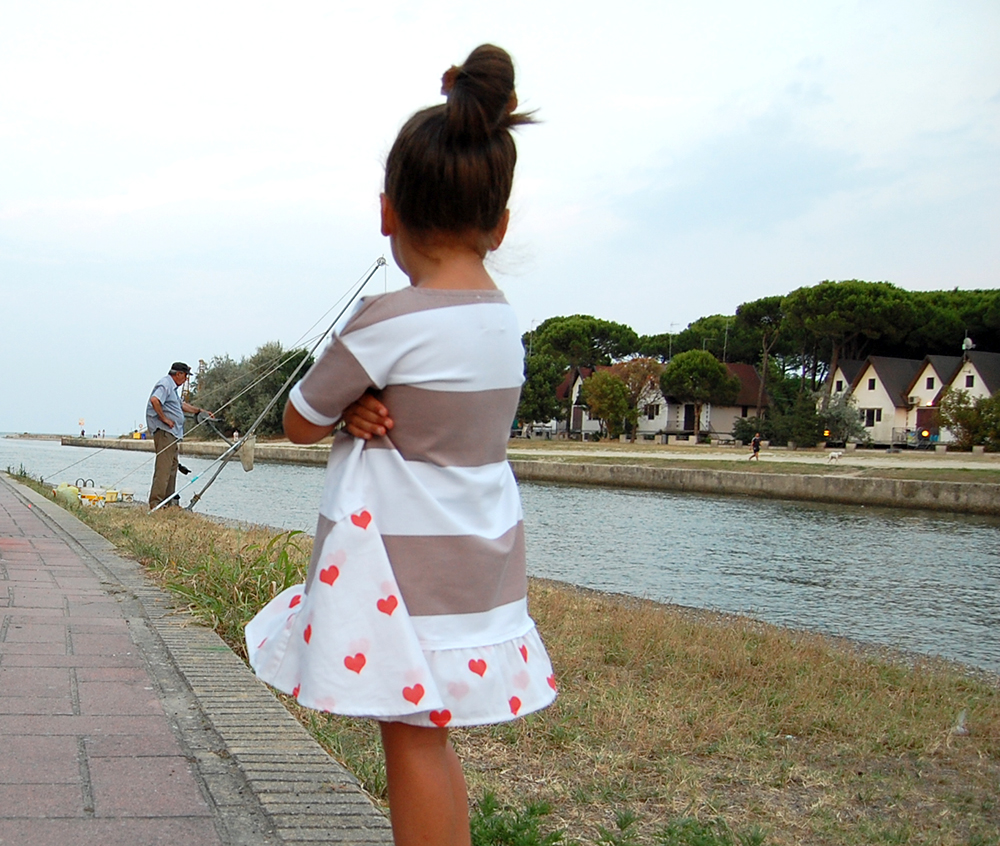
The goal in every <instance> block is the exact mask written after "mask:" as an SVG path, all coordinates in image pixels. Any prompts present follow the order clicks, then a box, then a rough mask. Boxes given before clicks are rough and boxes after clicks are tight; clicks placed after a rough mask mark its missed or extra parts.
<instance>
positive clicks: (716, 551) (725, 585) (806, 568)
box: [0, 438, 1000, 673]
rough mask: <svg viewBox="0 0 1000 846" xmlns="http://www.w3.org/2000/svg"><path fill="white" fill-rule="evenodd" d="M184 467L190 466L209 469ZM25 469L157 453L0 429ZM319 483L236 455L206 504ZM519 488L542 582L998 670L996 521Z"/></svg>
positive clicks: (277, 494)
mask: <svg viewBox="0 0 1000 846" xmlns="http://www.w3.org/2000/svg"><path fill="white" fill-rule="evenodd" d="M183 463H184V464H185V465H187V466H189V467H190V468H191V470H192V471H193V473H194V474H199V473H205V472H206V471H207V470H208V468H209V464H210V463H209V461H208V460H204V459H198V458H193V457H184V459H183ZM21 466H23V467H24V468H25V469H26V470H27V471H28V472H30V473H32V475H35V476H38V475H42V476H43V477H44V478H45V479H46V481H51V482H52V483H56V482H60V481H67V482H74V481H76V480H77V479H92V480H94V481H95V482H96V483H97V484H98V485H100V486H102V487H111V486H114V487H118V488H131V489H133V490H134V491H135V493H136V498H137V499H145V498H146V495H147V491H148V488H149V480H150V477H151V476H152V457H151V455H150V454H148V453H133V452H124V451H121V450H89V449H81V448H74V447H61V446H59V445H58V443H57V442H45V441H29V440H13V439H6V438H0V470H4V469H6V468H7V467H11V468H12V469H14V470H17V469H18V468H19V467H21ZM206 475H207V474H206ZM322 477H323V470H322V468H319V467H300V466H297V465H279V464H258V465H257V466H256V467H255V469H254V470H253V472H251V473H244V471H243V470H242V468H241V467H240V465H239V463H238V462H235V463H233V464H231V465H230V466H229V467H227V468H226V469H225V470H224V471H223V473H222V475H221V476H220V477H219V480H218V481H217V482H216V483H215V484H214V485H213V486H212V488H211V489H210V490H209V491H208V493H206V495H205V497H204V499H203V500H202V501H201V502H200V503H199V505H198V507H197V510H198V511H201V512H204V513H208V514H214V515H218V516H221V517H226V518H230V519H235V520H242V521H246V522H254V523H264V524H267V525H271V526H276V527H280V528H284V529H302V530H304V531H308V532H311V531H312V530H313V528H314V524H315V519H316V504H317V502H318V500H319V494H320V490H321V487H322V482H323V478H322ZM178 478H179V481H183V477H178ZM190 478H191V477H188V479H190ZM201 487H202V482H199V483H198V484H196V485H194V486H193V487H191V488H189V489H188V490H187V491H186V492H184V493H183V494H182V501H183V502H184V503H185V504H186V503H187V502H188V501H189V500H190V497H191V494H193V493H194V492H195V491H198V490H200V489H201ZM521 492H522V498H523V501H524V519H525V526H526V531H527V535H528V569H529V572H530V574H531V575H534V576H540V577H544V578H550V579H558V580H560V581H565V582H571V583H573V584H577V585H582V586H585V587H590V588H595V589H598V590H605V591H613V592H616V593H626V594H632V595H635V596H641V597H645V598H649V599H653V600H656V601H659V602H672V603H677V604H679V605H685V606H690V607H696V608H706V609H713V610H718V611H725V612H732V613H738V614H746V615H749V616H753V617H755V618H758V619H761V620H764V621H766V622H769V623H776V624H778V625H783V626H790V627H793V628H799V629H808V630H813V631H819V632H824V633H827V634H833V635H839V636H844V637H850V638H854V639H856V640H860V641H864V642H868V643H873V644H883V645H886V646H891V647H895V648H900V649H905V650H909V651H914V652H919V653H923V654H928V655H941V656H944V657H946V658H951V659H955V660H958V661H962V662H964V663H967V664H971V665H973V666H978V667H981V668H983V669H986V670H989V671H992V672H996V673H1000V520H997V519H993V518H987V517H973V516H953V515H944V514H938V513H936V512H927V511H905V510H900V509H882V508H865V507H861V506H859V507H845V506H831V505H821V504H814V503H803V502H787V501H781V500H755V499H750V498H746V497H720V496H703V495H696V494H680V493H677V494H673V493H666V492H660V491H656V492H653V491H639V490H623V489H611V488H584V487H570V486H561V485H543V484H532V483H524V484H522V485H521Z"/></svg>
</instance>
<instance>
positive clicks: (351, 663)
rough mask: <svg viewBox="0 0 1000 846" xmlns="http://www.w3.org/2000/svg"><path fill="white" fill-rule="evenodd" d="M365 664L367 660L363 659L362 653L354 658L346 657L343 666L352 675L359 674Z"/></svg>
mask: <svg viewBox="0 0 1000 846" xmlns="http://www.w3.org/2000/svg"><path fill="white" fill-rule="evenodd" d="M367 663H368V659H367V658H365V654H364V653H363V652H359V653H358V654H357V655H354V656H351V655H348V656H347V657H346V658H345V659H344V666H345V667H347V669H348V670H350V671H351V672H352V673H360V672H361V671H362V670H363V669H364V666H365V664H367Z"/></svg>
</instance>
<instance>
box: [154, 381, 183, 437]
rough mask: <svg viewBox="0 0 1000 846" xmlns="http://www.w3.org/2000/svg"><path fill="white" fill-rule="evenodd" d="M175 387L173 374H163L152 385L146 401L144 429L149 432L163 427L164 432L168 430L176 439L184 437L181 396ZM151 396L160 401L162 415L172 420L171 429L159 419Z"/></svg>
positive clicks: (176, 386)
mask: <svg viewBox="0 0 1000 846" xmlns="http://www.w3.org/2000/svg"><path fill="white" fill-rule="evenodd" d="M177 388H178V385H177V383H176V382H175V381H174V377H173V376H164V377H163V378H162V379H160V381H159V382H157V383H156V384H155V385H154V386H153V392H152V393H151V394H150V395H149V402H147V403H146V429H147V430H148V431H149V433H150V434H152V433H153V432H155V431H156V430H157V429H163V431H164V432H169V433H170V434H171V435H173V436H174V437H175V438H177V439H178V440H180V439H181V438H183V437H184V409H183V408H182V407H181V398H180V394H178V392H177ZM153 397H156V398H157V399H158V400H159V401H160V405H161V406H162V408H163V414H164V416H165V417H167V418H169V419H170V420H173V421H174V428H173V429H171V428H170V427H169V426H168V425H167V424H166V423H164V422H163V421H162V420H160V416H159V415H158V414H157V413H156V409H154V408H153Z"/></svg>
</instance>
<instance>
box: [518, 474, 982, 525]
mask: <svg viewBox="0 0 1000 846" xmlns="http://www.w3.org/2000/svg"><path fill="white" fill-rule="evenodd" d="M510 464H511V467H512V468H513V470H514V474H515V475H516V476H517V477H518V478H519V479H523V480H525V481H532V482H560V483H562V484H568V485H605V486H608V487H619V488H647V489H650V490H670V491H687V492H688V493H701V494H736V495H743V496H757V497H767V498H769V499H795V500H806V501H810V502H830V503H837V504H842V505H869V506H871V505H875V506H886V507H890V508H926V509H931V510H935V511H948V512H957V513H963V514H987V515H1000V485H991V484H981V483H975V482H930V481H924V480H920V481H918V480H914V479H883V478H877V477H864V478H858V477H851V476H820V475H808V474H791V473H788V474H786V473H740V472H738V471H733V470H704V469H685V468H675V467H639V466H634V465H623V464H561V463H556V462H552V461H511V462H510Z"/></svg>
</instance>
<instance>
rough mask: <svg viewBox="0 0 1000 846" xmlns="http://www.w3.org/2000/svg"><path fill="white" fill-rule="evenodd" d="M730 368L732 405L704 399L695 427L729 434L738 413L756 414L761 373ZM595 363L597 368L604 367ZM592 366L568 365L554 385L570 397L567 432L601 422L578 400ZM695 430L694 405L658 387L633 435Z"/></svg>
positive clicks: (586, 431)
mask: <svg viewBox="0 0 1000 846" xmlns="http://www.w3.org/2000/svg"><path fill="white" fill-rule="evenodd" d="M726 368H727V369H728V370H729V372H730V373H731V374H732V375H734V376H736V377H737V378H738V379H739V380H740V384H741V387H740V393H739V395H738V396H737V398H736V401H735V403H734V404H733V405H731V406H715V407H713V406H711V405H710V404H708V403H706V404H705V405H704V406H702V409H701V420H700V421H699V425H698V429H699V431H701V432H704V433H706V434H712V433H717V434H727V435H728V434H730V433H732V431H733V427H734V425H735V423H736V420H738V419H739V418H741V417H753V416H755V415H756V414H757V396H758V391H759V389H760V376H759V375H758V373H757V370H756V368H754V367H753V365H750V364H727V365H726ZM603 369H605V368H604V367H600V366H599V367H598V368H597V370H603ZM593 373H594V370H593V369H591V368H589V367H578V368H573V369H571V370H570V371H569V372H568V373H567V374H566V378H565V379H563V381H562V383H561V384H560V385H559V387H558V388H557V389H556V396H557V397H558V398H559V399H562V400H568V401H569V408H570V412H569V420H568V421H567V424H566V429H567V430H568V432H569V433H570V434H582V435H584V436H586V437H590V436H592V435H594V434H596V433H597V432H599V431H600V422H599V421H598V420H597V419H594V418H591V416H590V412H589V410H588V409H587V407H586V406H585V405H582V404H581V401H580V390H581V388H582V387H583V382H584V380H585V379H587V378H589V377H590V376H591V375H592V374H593ZM762 402H763V407H764V408H767V407H768V405H769V403H770V400H769V399H768V396H767V393H766V392H765V393H764V396H763V400H762ZM692 432H694V405H693V404H692V403H681V402H677V401H676V400H675V399H673V398H666V397H664V396H663V395H662V394H661V393H660V391H659V390H657V391H654V392H653V393H652V395H651V396H650V397H649V398H648V400H647V401H646V402H645V403H644V404H643V407H642V408H640V409H639V421H638V426H637V431H636V439H637V440H639V439H648V438H652V437H654V436H655V435H659V434H671V435H683V434H690V433H692Z"/></svg>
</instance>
